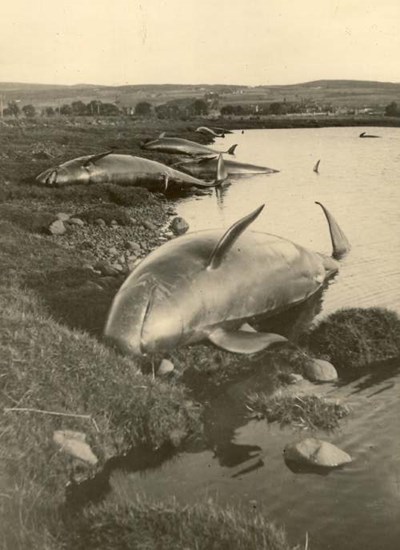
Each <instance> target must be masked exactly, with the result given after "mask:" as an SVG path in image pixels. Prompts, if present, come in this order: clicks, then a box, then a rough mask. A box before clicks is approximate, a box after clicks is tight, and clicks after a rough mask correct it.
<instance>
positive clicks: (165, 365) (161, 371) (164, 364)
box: [157, 359, 175, 376]
mask: <svg viewBox="0 0 400 550" xmlns="http://www.w3.org/2000/svg"><path fill="white" fill-rule="evenodd" d="M174 368H175V367H174V364H173V363H172V361H169V360H168V359H163V360H162V361H161V363H160V366H159V367H158V371H157V374H158V376H165V375H166V374H169V373H170V372H172V371H173V370H174Z"/></svg>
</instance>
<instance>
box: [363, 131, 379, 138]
mask: <svg viewBox="0 0 400 550" xmlns="http://www.w3.org/2000/svg"><path fill="white" fill-rule="evenodd" d="M358 137H360V138H379V137H381V136H376V135H375V134H367V132H361V134H360V135H359V136H358Z"/></svg>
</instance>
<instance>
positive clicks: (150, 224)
mask: <svg viewBox="0 0 400 550" xmlns="http://www.w3.org/2000/svg"><path fill="white" fill-rule="evenodd" d="M142 225H143V227H145V228H146V229H149V230H150V231H157V226H156V225H155V224H154V223H153V222H149V221H148V220H143V221H142Z"/></svg>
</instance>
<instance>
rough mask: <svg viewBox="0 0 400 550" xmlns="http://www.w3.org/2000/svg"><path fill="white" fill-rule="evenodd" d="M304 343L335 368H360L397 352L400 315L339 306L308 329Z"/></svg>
mask: <svg viewBox="0 0 400 550" xmlns="http://www.w3.org/2000/svg"><path fill="white" fill-rule="evenodd" d="M304 343H305V344H306V345H307V346H308V347H309V349H310V350H311V352H312V353H314V354H316V355H317V356H320V357H326V358H327V359H328V361H331V362H332V363H333V365H334V366H335V368H336V369H337V370H338V371H342V372H345V371H346V370H357V369H362V368H364V367H367V366H368V365H370V364H372V363H376V362H383V361H385V360H387V359H391V358H394V357H398V356H399V355H400V318H399V316H398V315H397V314H396V313H395V312H394V311H390V310H388V309H384V308H377V307H373V308H349V309H342V310H339V311H337V312H335V313H332V314H331V315H329V316H328V317H327V318H326V319H324V320H323V321H321V322H320V323H319V324H318V325H317V326H316V327H315V328H314V329H312V330H311V331H310V332H309V333H308V334H307V335H306V336H305V338H304Z"/></svg>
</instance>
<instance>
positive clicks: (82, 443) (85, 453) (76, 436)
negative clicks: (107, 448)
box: [53, 430, 98, 465]
mask: <svg viewBox="0 0 400 550" xmlns="http://www.w3.org/2000/svg"><path fill="white" fill-rule="evenodd" d="M53 441H54V442H55V443H56V444H57V445H58V446H59V447H60V449H61V451H63V452H65V453H67V454H69V455H71V456H73V457H74V458H79V459H80V460H82V461H83V462H88V463H89V464H93V465H95V464H97V462H98V458H97V457H96V455H95V454H94V453H93V451H92V449H91V448H90V446H89V445H88V444H87V443H86V434H84V433H82V432H74V431H72V430H56V431H55V432H54V434H53Z"/></svg>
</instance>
